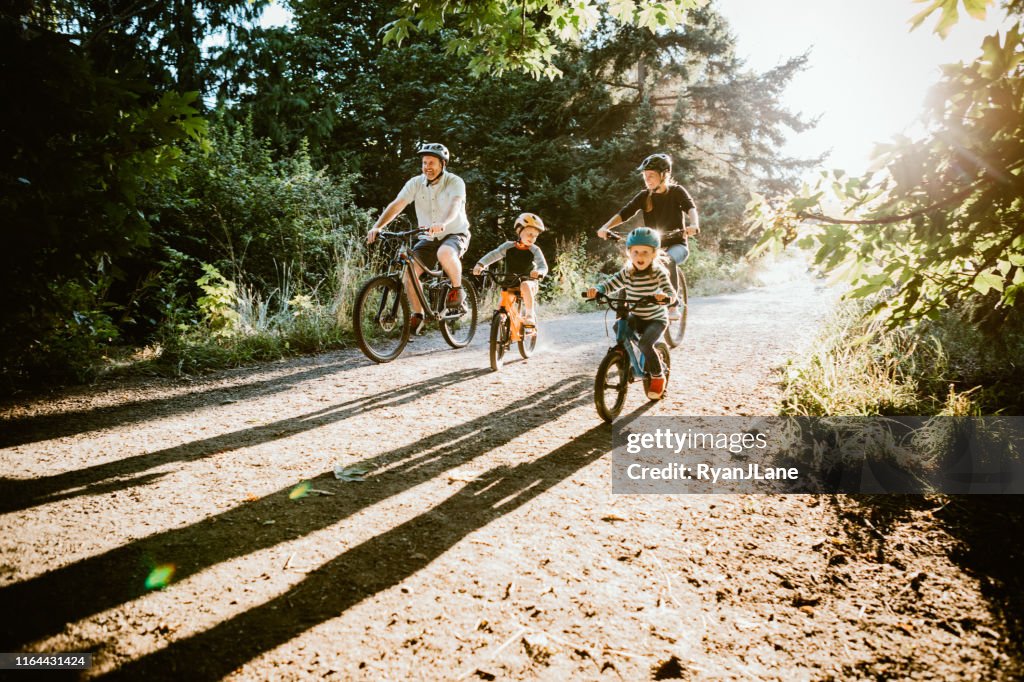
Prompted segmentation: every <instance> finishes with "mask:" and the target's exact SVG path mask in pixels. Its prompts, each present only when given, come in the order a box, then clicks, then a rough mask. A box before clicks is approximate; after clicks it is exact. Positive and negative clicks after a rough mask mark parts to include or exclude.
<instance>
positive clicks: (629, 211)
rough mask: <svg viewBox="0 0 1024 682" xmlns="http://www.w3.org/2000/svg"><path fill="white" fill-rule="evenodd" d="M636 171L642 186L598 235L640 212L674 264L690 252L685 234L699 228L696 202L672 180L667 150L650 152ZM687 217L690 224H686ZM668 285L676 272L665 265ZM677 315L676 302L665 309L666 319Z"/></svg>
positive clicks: (676, 279)
mask: <svg viewBox="0 0 1024 682" xmlns="http://www.w3.org/2000/svg"><path fill="white" fill-rule="evenodd" d="M637 170H638V171H640V172H641V173H643V179H644V185H645V187H646V189H644V190H641V191H640V192H637V194H636V196H634V197H633V198H632V199H630V200H629V203H627V204H626V205H625V206H623V207H622V210H620V211H619V212H618V213H616V214H615V215H613V216H612V217H611V219H609V220H608V222H606V223H605V224H604V225H602V226H601V228H600V229H598V231H597V236H598V237H600V238H601V239H608V235H609V231H610V230H611V229H612V228H613V227H615V226H616V225H621V224H622V223H624V222H625V221H627V220H629V219H630V218H632V217H633V216H634V215H636V212H637V211H640V210H642V211H643V212H644V225H645V226H646V227H652V228H654V229H657V230H660V231H661V233H662V235H664V239H663V241H662V248H663V249H665V251H666V252H667V253H668V255H669V256H670V257H671V258H672V260H673V261H674V262H675V264H676V265H677V266H679V265H682V264H683V262H684V261H685V260H686V259H687V257H688V256H689V255H690V249H689V244H688V240H687V238H688V237H689V236H690V235H694V234H698V233H699V232H700V219H699V217H698V215H697V205H696V204H694V203H693V198H692V197H691V196H690V193H689V192H687V191H686V190H685V189H684V188H683V187H682V186H681V185H677V184H676V183H675V182H674V181H673V180H672V157H670V156H669V155H668V154H651V155H650V156H648V157H647V158H646V159H644V160H643V162H642V163H641V164H640V166H639V168H637ZM687 218H689V222H690V225H689V226H687V224H686V222H687ZM669 270H670V272H669V274H670V276H671V277H672V287H673V288H674V289H676V290H678V289H679V276H678V273H677V271H676V268H669ZM679 317H680V312H679V308H678V306H676V305H674V306H672V307H671V308H670V309H669V320H672V321H675V320H678V319H679Z"/></svg>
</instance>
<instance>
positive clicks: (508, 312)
mask: <svg viewBox="0 0 1024 682" xmlns="http://www.w3.org/2000/svg"><path fill="white" fill-rule="evenodd" d="M480 277H481V278H482V280H483V281H486V278H488V277H489V278H490V279H491V281H492V282H494V283H495V284H496V285H497V286H498V287H500V288H501V299H500V300H499V302H498V308H497V310H495V311H494V315H492V316H491V369H493V370H494V371H495V372H497V371H498V370H500V369H501V367H502V365H503V364H504V357H505V352H506V351H508V350H509V349H510V348H511V347H512V344H513V343H516V344H518V345H519V354H520V355H521V356H523V359H524V360H526V359H527V358H529V357H530V356H531V355H532V354H533V351H534V349H535V348H536V347H537V327H535V326H533V327H527V326H524V325H523V297H522V295H521V293H520V288H519V287H520V286H521V285H522V283H523V282H524V281H526V280H529V279H532V278H531V277H530V276H529V275H518V274H515V273H504V274H495V273H491V272H488V271H487V270H484V271H483V272H482V273H481V274H480Z"/></svg>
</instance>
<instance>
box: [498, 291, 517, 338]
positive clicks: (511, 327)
mask: <svg viewBox="0 0 1024 682" xmlns="http://www.w3.org/2000/svg"><path fill="white" fill-rule="evenodd" d="M518 301H519V293H518V292H516V291H509V290H508V289H502V290H501V300H500V301H499V302H498V310H501V309H503V308H504V310H505V313H506V314H507V315H508V340H509V342H510V343H511V342H517V341H521V340H522V339H523V318H522V316H521V315H520V314H519V310H518V307H517V306H516V303H517V302H518Z"/></svg>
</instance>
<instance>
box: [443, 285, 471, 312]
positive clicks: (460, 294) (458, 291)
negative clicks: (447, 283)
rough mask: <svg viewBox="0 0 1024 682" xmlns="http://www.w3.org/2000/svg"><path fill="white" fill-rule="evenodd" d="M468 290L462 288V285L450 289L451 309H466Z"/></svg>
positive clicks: (449, 306)
mask: <svg viewBox="0 0 1024 682" xmlns="http://www.w3.org/2000/svg"><path fill="white" fill-rule="evenodd" d="M465 302H466V292H465V291H463V290H462V287H453V288H451V289H449V290H448V300H447V304H448V308H449V310H462V311H464V310H465V307H466V306H465V305H463V304H464V303H465Z"/></svg>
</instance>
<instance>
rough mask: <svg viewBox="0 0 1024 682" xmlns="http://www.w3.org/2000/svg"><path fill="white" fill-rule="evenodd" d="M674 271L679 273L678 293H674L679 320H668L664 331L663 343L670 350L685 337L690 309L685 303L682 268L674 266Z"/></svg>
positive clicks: (684, 279)
mask: <svg viewBox="0 0 1024 682" xmlns="http://www.w3.org/2000/svg"><path fill="white" fill-rule="evenodd" d="M676 269H677V271H678V273H679V291H677V292H676V294H678V296H679V319H678V320H669V322H668V328H666V329H665V341H667V342H668V345H669V346H671V347H672V348H675V347H676V346H678V345H679V344H681V343H682V342H683V337H684V336H686V314H687V312H689V309H690V307H689V305H688V302H687V293H686V277H685V276H684V275H683V269H682V268H680V267H678V266H676Z"/></svg>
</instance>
